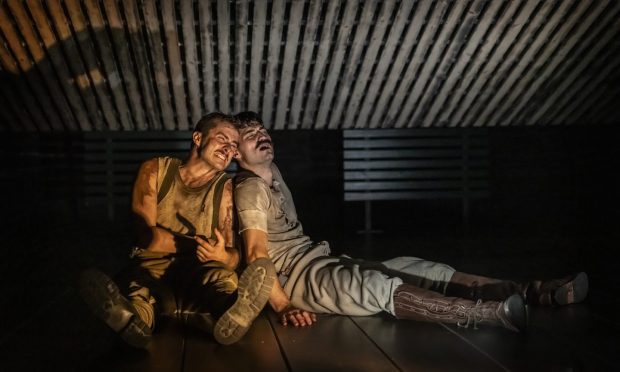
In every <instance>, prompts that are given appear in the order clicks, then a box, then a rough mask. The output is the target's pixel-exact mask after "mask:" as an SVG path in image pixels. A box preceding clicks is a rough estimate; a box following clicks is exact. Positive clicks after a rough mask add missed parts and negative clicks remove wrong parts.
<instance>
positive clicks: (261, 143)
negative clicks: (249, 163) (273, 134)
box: [256, 140, 273, 151]
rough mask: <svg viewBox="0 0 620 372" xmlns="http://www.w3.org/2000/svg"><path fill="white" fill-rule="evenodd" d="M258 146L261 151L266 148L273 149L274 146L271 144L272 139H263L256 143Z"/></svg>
mask: <svg viewBox="0 0 620 372" xmlns="http://www.w3.org/2000/svg"><path fill="white" fill-rule="evenodd" d="M256 148H257V149H258V150H259V151H264V150H271V149H272V148H273V147H272V146H271V141H270V140H262V141H259V142H258V143H257V144H256Z"/></svg>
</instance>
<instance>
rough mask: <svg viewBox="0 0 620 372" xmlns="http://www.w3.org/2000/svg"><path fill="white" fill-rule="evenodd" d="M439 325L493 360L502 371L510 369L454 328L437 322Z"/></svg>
mask: <svg viewBox="0 0 620 372" xmlns="http://www.w3.org/2000/svg"><path fill="white" fill-rule="evenodd" d="M437 324H439V325H440V326H442V327H443V328H444V329H446V330H447V331H448V332H450V333H452V334H453V335H455V336H456V337H458V338H460V339H461V340H463V341H465V343H466V344H468V345H469V346H471V347H473V348H474V349H476V350H477V351H478V352H479V353H481V354H482V355H484V356H486V357H487V358H489V359H490V360H491V361H493V363H495V364H497V365H498V366H500V367H501V368H502V369H503V370H504V371H510V368H508V367H506V366H505V365H503V364H502V363H500V361H498V360H497V359H495V358H493V357H492V356H491V355H490V354H489V353H487V352H486V351H484V350H482V349H481V348H479V347H478V346H476V345H475V344H474V343H473V342H471V341H469V340H468V339H467V338H465V337H463V336H462V335H460V334H459V333H458V332H456V331H455V330H454V329H452V328H450V327H449V326H448V325H446V324H443V323H438V322H437Z"/></svg>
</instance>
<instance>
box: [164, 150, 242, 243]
mask: <svg viewBox="0 0 620 372" xmlns="http://www.w3.org/2000/svg"><path fill="white" fill-rule="evenodd" d="M158 164H159V172H158V175H157V190H158V194H157V225H158V226H160V227H163V228H165V229H167V230H170V231H173V232H175V233H179V234H184V235H190V236H194V235H203V236H206V237H207V238H215V232H214V230H215V228H216V227H217V225H218V221H219V212H220V204H221V201H222V193H223V191H224V185H225V183H226V181H227V180H229V179H230V176H229V175H228V174H226V173H225V172H220V173H218V174H216V175H215V176H214V177H213V178H212V179H211V180H210V181H209V182H207V184H205V185H203V186H200V187H196V188H190V187H187V186H186V185H185V184H184V183H183V181H182V180H181V175H180V174H179V166H180V165H181V160H179V159H176V158H171V157H161V158H158Z"/></svg>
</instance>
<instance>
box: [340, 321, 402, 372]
mask: <svg viewBox="0 0 620 372" xmlns="http://www.w3.org/2000/svg"><path fill="white" fill-rule="evenodd" d="M347 318H349V320H350V321H351V322H353V324H355V326H356V327H357V328H358V329H359V330H360V331H361V332H362V333H363V334H364V335H365V336H366V338H368V339H369V340H370V342H371V343H372V344H373V345H375V346H376V347H377V349H379V351H381V353H382V354H383V355H385V357H386V358H388V360H389V361H390V362H391V363H392V365H393V366H394V367H395V368H396V369H397V370H399V371H402V370H403V369H402V368H400V367H399V366H398V365H397V364H396V361H395V360H394V359H392V357H390V356H389V355H388V354H387V353H386V352H385V350H383V349H382V348H381V347H380V346H379V344H377V343H376V342H375V340H374V339H373V338H372V337H370V335H369V334H368V333H366V331H364V329H363V328H362V327H360V325H359V324H357V322H356V321H355V320H353V318H351V317H350V316H347Z"/></svg>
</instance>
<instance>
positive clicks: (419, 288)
mask: <svg viewBox="0 0 620 372" xmlns="http://www.w3.org/2000/svg"><path fill="white" fill-rule="evenodd" d="M236 117H237V124H238V125H239V126H238V128H239V134H240V140H239V150H238V154H237V161H238V163H239V165H240V166H241V167H242V168H243V169H242V170H240V172H239V173H238V175H237V177H236V178H235V191H234V197H235V207H236V209H237V212H238V217H239V232H240V234H241V235H242V237H243V242H244V243H245V250H246V258H247V260H248V262H254V261H255V260H259V259H262V258H265V257H268V258H270V259H271V260H272V261H273V263H274V265H275V267H276V271H277V274H278V275H279V282H276V283H275V284H274V287H273V290H272V293H271V296H270V299H269V302H270V305H271V307H272V308H273V309H274V310H275V311H276V312H277V313H278V315H279V319H280V321H281V323H282V324H283V325H287V324H288V323H292V324H293V325H295V326H306V325H311V324H312V323H314V322H315V321H316V316H315V313H332V314H344V315H355V316H360V315H372V314H376V313H379V312H382V311H384V312H387V313H389V314H391V315H393V316H394V317H396V318H399V319H413V320H419V321H435V322H443V323H449V324H457V325H459V326H464V327H467V326H470V325H471V326H473V327H474V328H475V327H476V326H477V325H478V324H488V325H493V326H500V327H504V328H507V329H510V330H513V331H521V330H523V329H524V328H525V327H526V325H527V313H526V308H525V303H528V304H540V305H565V304H570V303H575V302H579V301H582V300H583V299H584V297H585V296H586V293H587V291H588V281H587V276H586V275H585V273H579V274H577V275H576V276H571V277H567V278H564V279H561V280H552V281H531V282H525V283H519V282H513V281H506V280H498V279H492V278H487V277H482V276H477V275H471V274H466V273H462V272H458V271H455V270H454V269H453V268H452V267H450V266H448V265H445V264H442V263H438V262H430V261H425V260H423V259H420V258H416V257H397V258H394V259H391V260H388V261H384V262H369V261H364V260H358V259H353V258H350V257H346V256H341V257H333V256H330V255H329V253H330V250H329V245H328V243H327V242H319V243H315V242H312V241H311V240H310V238H309V237H308V236H306V235H304V233H303V230H302V226H301V224H300V222H299V220H298V219H297V213H296V211H295V205H294V203H293V198H292V195H291V192H290V190H289V189H288V187H287V186H286V184H285V183H284V180H283V178H282V175H281V174H280V171H279V170H278V168H277V167H276V165H275V164H274V163H273V159H274V148H273V143H272V142H271V138H270V136H269V134H268V133H267V131H266V130H265V127H264V126H263V124H262V121H261V119H260V117H259V116H258V115H257V114H256V113H253V112H243V113H240V114H237V115H236Z"/></svg>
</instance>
